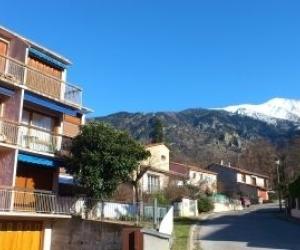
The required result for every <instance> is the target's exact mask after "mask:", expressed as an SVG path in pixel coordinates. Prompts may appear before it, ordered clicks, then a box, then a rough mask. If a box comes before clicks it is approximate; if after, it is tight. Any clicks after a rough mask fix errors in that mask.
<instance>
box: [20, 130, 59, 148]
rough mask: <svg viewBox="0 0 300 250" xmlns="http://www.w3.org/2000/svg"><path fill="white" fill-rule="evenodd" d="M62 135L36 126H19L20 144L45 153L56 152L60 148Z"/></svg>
mask: <svg viewBox="0 0 300 250" xmlns="http://www.w3.org/2000/svg"><path fill="white" fill-rule="evenodd" d="M60 144H61V136H59V135H55V134H52V133H50V132H48V131H44V130H41V129H37V128H34V127H29V126H24V125H20V126H19V140H18V145H19V146H20V147H23V148H27V149H31V150H34V151H37V152H43V153H55V152H57V151H59V150H60Z"/></svg>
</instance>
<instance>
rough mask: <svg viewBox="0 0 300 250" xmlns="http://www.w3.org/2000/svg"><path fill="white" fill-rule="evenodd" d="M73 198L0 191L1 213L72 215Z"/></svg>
mask: <svg viewBox="0 0 300 250" xmlns="http://www.w3.org/2000/svg"><path fill="white" fill-rule="evenodd" d="M74 203H75V198H73V197H60V196H58V195H55V194H52V193H44V192H27V191H16V190H12V189H9V188H1V189H0V211H1V212H30V213H48V214H66V215H70V214H71V213H72V211H73V210H72V207H73V205H74Z"/></svg>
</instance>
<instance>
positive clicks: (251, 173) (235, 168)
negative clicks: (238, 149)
mask: <svg viewBox="0 0 300 250" xmlns="http://www.w3.org/2000/svg"><path fill="white" fill-rule="evenodd" d="M210 166H220V167H224V168H227V169H233V170H235V171H237V172H240V173H244V174H250V175H256V176H259V177H263V178H267V179H269V176H267V175H264V174H260V173H255V172H252V171H249V170H246V169H242V168H237V167H232V166H227V165H222V164H218V163H214V164H211V165H210ZM210 166H208V167H210Z"/></svg>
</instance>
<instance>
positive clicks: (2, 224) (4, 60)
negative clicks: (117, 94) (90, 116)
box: [0, 27, 88, 250]
mask: <svg viewBox="0 0 300 250" xmlns="http://www.w3.org/2000/svg"><path fill="white" fill-rule="evenodd" d="M70 64H71V62H70V61H69V60H68V59H66V58H64V57H62V56H60V55H58V54H57V53H55V52H52V51H50V50H49V49H47V48H44V47H42V46H40V45H38V44H37V43H34V42H32V41H30V40H29V39H27V38H24V37H23V36H21V35H18V34H16V33H14V32H12V31H10V30H8V29H6V28H4V27H0V230H1V236H0V241H1V240H5V242H6V246H7V249H32V250H36V249H49V248H50V246H49V244H48V243H49V241H50V240H51V227H50V226H49V225H50V224H49V223H50V222H49V221H50V220H53V218H55V219H60V218H66V217H69V216H70V215H69V212H70V211H68V210H64V207H67V206H64V205H66V204H65V202H66V201H64V200H63V199H62V198H60V197H59V196H58V195H57V194H58V175H59V167H61V159H60V157H61V154H63V153H64V151H65V150H66V148H67V145H68V144H69V143H70V141H71V140H72V137H74V136H76V135H77V134H78V132H79V129H80V125H82V124H83V123H84V115H85V113H86V112H87V111H88V110H87V109H85V108H84V107H83V106H82V90H81V88H79V87H77V86H75V85H72V84H69V83H68V82H67V79H66V78H67V77H66V76H67V68H68V67H69V66H70ZM21 236H22V237H21ZM1 242H3V241H1ZM1 244H2V243H1ZM14 247H15V248H14Z"/></svg>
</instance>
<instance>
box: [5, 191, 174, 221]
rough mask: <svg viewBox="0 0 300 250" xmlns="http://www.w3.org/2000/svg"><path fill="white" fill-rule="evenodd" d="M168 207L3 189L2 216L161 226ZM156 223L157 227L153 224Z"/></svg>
mask: <svg viewBox="0 0 300 250" xmlns="http://www.w3.org/2000/svg"><path fill="white" fill-rule="evenodd" d="M168 210H169V207H168V206H161V205H157V206H156V205H155V204H144V203H142V202H140V203H122V202H111V201H103V202H102V201H99V200H95V199H90V198H85V197H81V198H76V197H61V196H58V195H56V194H53V193H50V192H49V193H46V192H38V191H35V192H28V191H18V190H13V189H11V188H0V211H1V212H25V213H37V214H39V213H42V214H63V215H76V216H80V217H82V218H85V219H89V220H100V221H101V220H110V221H123V222H129V223H132V222H134V223H136V222H149V223H150V225H153V224H155V223H156V226H158V225H159V224H160V222H161V221H162V219H163V218H164V217H165V215H166V214H167V212H168ZM152 222H155V223H152Z"/></svg>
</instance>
